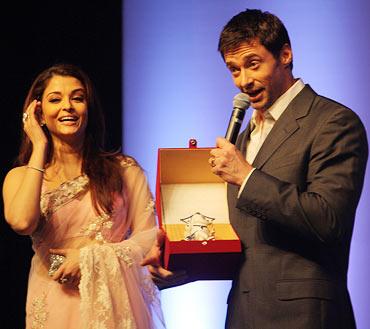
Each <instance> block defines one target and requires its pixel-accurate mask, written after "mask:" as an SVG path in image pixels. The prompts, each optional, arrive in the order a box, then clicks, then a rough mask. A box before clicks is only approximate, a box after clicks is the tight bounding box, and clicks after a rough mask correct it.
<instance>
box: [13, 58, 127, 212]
mask: <svg viewBox="0 0 370 329" xmlns="http://www.w3.org/2000/svg"><path fill="white" fill-rule="evenodd" d="M54 76H64V77H74V78H76V79H78V80H79V81H80V82H81V84H82V85H83V87H84V88H85V95H86V103H87V109H88V122H87V126H86V130H85V137H84V144H83V151H82V157H83V159H82V173H84V174H86V175H87V176H88V177H89V187H90V192H91V197H92V201H93V205H94V208H95V209H96V211H97V212H98V213H99V214H101V212H102V211H105V212H108V213H110V212H111V211H112V199H113V198H112V194H113V193H115V192H118V193H119V192H121V191H122V189H123V182H122V176H121V170H122V169H121V164H120V162H121V161H122V160H123V157H122V156H120V152H119V151H117V152H106V151H105V150H104V147H105V122H104V115H103V111H102V108H101V105H100V102H99V99H98V96H97V93H96V91H95V89H94V85H93V83H92V81H91V80H90V78H89V77H88V76H87V74H86V73H85V72H84V71H83V70H81V68H79V67H77V66H74V65H72V64H64V63H62V64H56V65H53V66H51V67H49V68H48V69H46V70H44V71H43V72H41V73H40V74H39V75H38V76H37V77H36V79H35V80H34V82H33V84H32V86H31V88H30V90H29V91H28V94H27V97H26V100H25V102H24V105H23V112H25V111H26V110H27V108H28V106H29V104H30V103H31V102H32V101H33V100H34V99H37V100H41V99H42V96H43V93H44V91H45V88H46V87H47V85H48V83H49V81H50V79H51V78H52V77H54ZM43 130H44V132H45V134H46V136H47V138H48V150H47V158H46V164H47V165H49V164H50V163H51V162H52V159H53V154H54V148H53V141H52V138H51V135H50V133H49V131H48V129H47V127H46V126H43ZM31 154H32V143H31V141H30V139H29V138H28V136H27V134H26V133H25V132H24V131H23V133H22V139H21V146H20V151H19V155H18V158H17V164H18V165H25V164H27V163H28V161H29V159H30V156H31Z"/></svg>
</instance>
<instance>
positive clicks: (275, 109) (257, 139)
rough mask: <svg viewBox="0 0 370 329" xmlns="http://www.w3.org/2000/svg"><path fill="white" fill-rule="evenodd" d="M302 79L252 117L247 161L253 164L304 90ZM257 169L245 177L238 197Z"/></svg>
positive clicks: (254, 112)
mask: <svg viewBox="0 0 370 329" xmlns="http://www.w3.org/2000/svg"><path fill="white" fill-rule="evenodd" d="M304 86H305V85H304V83H303V80H302V79H297V81H296V82H295V83H294V84H293V85H292V86H291V87H290V88H289V89H288V90H287V91H286V92H285V93H284V94H282V95H281V96H280V97H279V98H278V99H277V100H276V101H275V102H274V104H272V105H271V107H270V108H269V109H268V110H266V111H265V112H264V113H261V112H259V111H257V110H254V111H253V113H252V117H251V122H250V124H251V130H252V132H251V134H250V137H249V138H248V141H247V152H246V160H247V161H248V163H250V164H252V163H253V161H254V159H255V157H256V155H257V153H258V151H259V150H260V148H261V146H262V144H263V142H264V141H265V139H266V137H267V136H268V134H269V133H270V131H271V129H272V127H273V126H274V124H275V122H276V121H277V120H278V119H279V118H280V116H281V115H282V114H283V112H284V111H285V110H286V109H287V107H288V105H289V104H290V102H291V101H292V100H293V99H294V97H296V96H297V95H298V94H299V92H300V91H301V90H302V89H303V88H304ZM254 170H255V168H253V169H252V170H251V172H250V173H249V174H248V175H247V177H245V179H244V181H243V184H242V185H241V186H240V189H239V193H238V197H239V195H240V193H241V192H242V191H243V189H244V186H245V184H246V183H247V181H248V179H249V177H250V176H251V175H252V173H253V171H254Z"/></svg>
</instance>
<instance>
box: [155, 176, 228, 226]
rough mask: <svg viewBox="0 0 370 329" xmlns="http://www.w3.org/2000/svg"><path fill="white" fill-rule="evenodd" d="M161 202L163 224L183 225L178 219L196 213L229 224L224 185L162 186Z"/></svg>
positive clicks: (215, 221) (216, 221)
mask: <svg viewBox="0 0 370 329" xmlns="http://www.w3.org/2000/svg"><path fill="white" fill-rule="evenodd" d="M161 201H162V220H163V223H164V224H184V223H183V222H182V221H181V220H180V219H182V218H186V217H189V216H192V215H194V214H195V213H197V212H199V213H201V214H202V215H204V216H208V217H211V218H215V220H214V221H213V223H214V224H223V223H230V221H229V213H228V206H227V192H226V183H191V184H162V185H161Z"/></svg>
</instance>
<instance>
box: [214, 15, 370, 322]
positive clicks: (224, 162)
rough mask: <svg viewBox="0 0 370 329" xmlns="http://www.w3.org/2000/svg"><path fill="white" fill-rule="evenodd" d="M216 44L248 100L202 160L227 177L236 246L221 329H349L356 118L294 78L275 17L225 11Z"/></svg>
mask: <svg viewBox="0 0 370 329" xmlns="http://www.w3.org/2000/svg"><path fill="white" fill-rule="evenodd" d="M219 51H220V53H221V55H222V56H223V59H224V60H225V63H226V65H227V67H228V69H229V70H230V72H231V74H232V78H233V80H234V83H235V85H236V86H237V87H238V88H239V89H240V90H241V91H242V92H243V93H245V94H247V95H248V96H249V99H250V102H251V106H252V107H253V108H254V112H253V114H252V119H251V122H250V123H249V124H248V127H247V128H246V130H245V131H244V132H242V133H241V134H240V135H239V137H238V140H237V142H236V145H235V146H234V145H232V144H231V143H229V142H228V141H227V140H226V139H224V138H218V139H217V142H216V148H215V149H213V150H212V151H211V157H210V160H209V162H210V165H211V166H212V169H211V170H212V171H213V172H214V173H215V174H216V175H219V176H220V177H221V178H222V179H223V180H225V181H226V182H227V183H228V202H229V212H230V221H231V224H232V225H233V227H234V228H235V230H236V232H237V233H238V235H239V237H240V239H241V242H242V245H243V259H242V261H241V265H240V269H239V271H238V273H237V274H236V276H235V279H234V280H233V285H232V289H231V291H230V294H229V299H228V314H227V320H226V328H228V329H316V328H325V329H329V328H333V329H334V328H335V329H351V328H355V327H356V325H355V320H354V316H353V311H352V306H351V301H350V296H349V293H348V289H347V270H348V258H349V249H350V242H351V237H352V230H353V225H354V218H355V212H356V207H357V204H358V201H359V198H360V194H361V190H362V186H363V180H364V173H365V168H366V162H367V157H368V145H367V138H366V133H365V130H364V127H363V125H362V123H361V121H360V119H359V118H358V116H357V115H356V114H355V113H354V112H353V111H351V110H350V109H348V108H347V107H345V106H343V105H341V104H339V103H337V102H335V101H333V100H330V99H328V98H325V97H323V96H320V95H318V94H317V93H315V91H314V90H313V89H312V88H311V87H310V86H309V85H307V84H304V82H303V81H302V79H296V78H294V76H293V74H292V68H293V54H292V49H291V45H290V40H289V36H288V33H287V31H286V29H285V27H284V25H283V23H282V22H281V21H280V20H279V19H278V18H277V17H276V16H274V15H272V14H270V13H268V12H261V11H259V10H246V11H243V12H241V13H239V14H238V15H236V16H234V17H233V18H232V19H231V20H230V21H229V22H228V23H227V25H226V26H225V27H224V29H223V31H222V33H221V36H220V40H219Z"/></svg>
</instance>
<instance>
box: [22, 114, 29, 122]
mask: <svg viewBox="0 0 370 329" xmlns="http://www.w3.org/2000/svg"><path fill="white" fill-rule="evenodd" d="M28 117H29V115H28V113H27V112H24V113H23V116H22V121H23V123H26V121H27V119H28Z"/></svg>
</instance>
